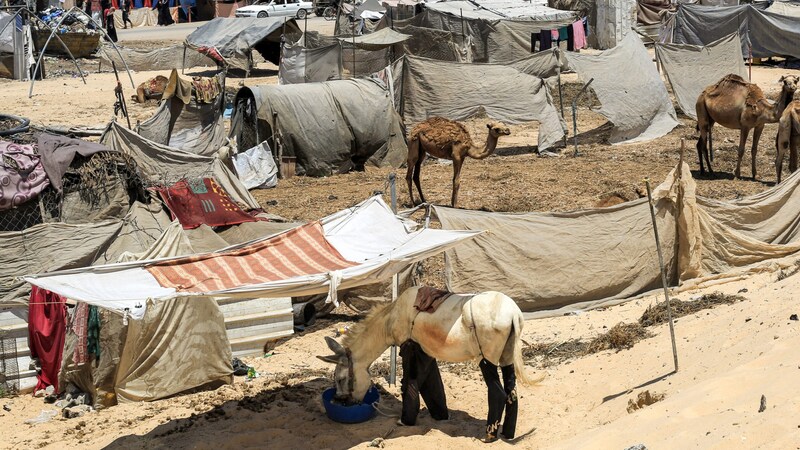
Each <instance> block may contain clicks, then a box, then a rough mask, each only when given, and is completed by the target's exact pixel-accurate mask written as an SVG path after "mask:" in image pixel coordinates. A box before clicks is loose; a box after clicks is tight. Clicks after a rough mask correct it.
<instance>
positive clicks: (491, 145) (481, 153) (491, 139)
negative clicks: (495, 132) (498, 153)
mask: <svg viewBox="0 0 800 450" xmlns="http://www.w3.org/2000/svg"><path fill="white" fill-rule="evenodd" d="M496 148H497V136H492V133H489V136H488V137H487V138H486V144H485V145H484V146H483V148H480V147H470V149H469V151H468V152H467V156H469V157H470V158H475V159H484V158H488V157H489V155H491V154H492V153H494V150H495V149H496Z"/></svg>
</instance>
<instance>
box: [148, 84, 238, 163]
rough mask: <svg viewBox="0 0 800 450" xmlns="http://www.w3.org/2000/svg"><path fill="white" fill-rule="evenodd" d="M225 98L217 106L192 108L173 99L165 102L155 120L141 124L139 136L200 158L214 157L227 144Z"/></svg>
mask: <svg viewBox="0 0 800 450" xmlns="http://www.w3.org/2000/svg"><path fill="white" fill-rule="evenodd" d="M224 100H225V95H224V94H220V95H219V96H218V98H217V100H216V101H214V103H198V102H197V99H195V98H194V97H192V99H191V101H190V102H189V104H184V103H183V102H182V101H181V100H180V99H178V98H176V97H171V98H168V99H166V100H164V101H163V102H162V103H161V106H159V108H158V110H156V112H155V114H153V117H151V118H149V119H147V120H146V121H144V122H142V123H141V124H139V128H138V130H137V131H138V132H139V134H141V135H142V136H143V137H145V138H146V139H149V140H151V141H153V142H157V143H159V144H162V145H168V146H170V147H175V148H179V149H181V150H183V151H187V152H189V153H194V154H197V155H205V156H213V155H215V154H216V153H217V151H219V149H220V148H222V147H223V146H224V145H226V144H227V139H226V137H225V123H224V119H223V117H222V106H223V102H224Z"/></svg>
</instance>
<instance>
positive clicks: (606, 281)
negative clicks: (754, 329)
mask: <svg viewBox="0 0 800 450" xmlns="http://www.w3.org/2000/svg"><path fill="white" fill-rule="evenodd" d="M695 188H696V185H695V182H694V180H693V179H692V175H691V172H690V170H689V166H688V165H687V164H685V163H684V164H682V165H680V166H679V167H678V168H676V169H675V170H673V171H672V172H671V173H670V174H669V175H668V176H667V179H666V180H665V181H664V183H662V184H661V185H660V186H658V187H657V188H656V189H655V191H654V193H653V194H654V195H653V197H654V202H655V203H654V206H655V209H656V214H655V215H656V220H657V223H658V230H659V235H660V239H661V248H662V251H663V254H664V263H665V267H666V271H667V281H668V282H669V283H670V284H671V285H673V286H676V285H680V286H681V287H682V288H690V287H694V286H699V285H701V284H702V283H704V282H714V281H719V280H724V279H726V278H731V277H739V276H741V275H742V274H744V273H747V272H757V271H760V270H764V265H759V264H758V263H761V262H763V261H766V260H769V259H774V258H781V257H785V256H788V255H792V254H794V253H796V252H797V251H800V227H799V226H798V222H797V211H798V209H800V172H795V173H794V174H793V175H792V176H791V177H790V178H788V179H787V180H786V181H784V182H783V183H781V184H780V185H778V186H776V187H774V188H771V189H769V190H767V191H765V192H763V193H760V194H756V195H754V196H750V197H744V198H740V199H736V200H732V201H722V200H712V199H707V198H704V197H700V196H697V195H696V194H695ZM435 213H436V215H437V216H438V218H439V220H440V221H441V223H442V228H443V229H472V230H487V233H484V234H482V235H480V236H478V237H476V238H475V239H473V240H470V241H467V242H465V243H464V244H463V245H460V246H457V247H454V248H453V249H452V250H449V251H448V252H447V253H446V275H447V285H448V288H449V289H450V290H452V291H454V292H478V291H485V290H490V289H496V290H499V291H502V292H504V293H506V294H508V295H509V296H510V297H512V298H514V300H516V302H517V303H518V304H519V305H520V307H521V308H522V310H523V311H525V312H527V313H533V312H540V314H543V313H548V314H557V315H560V314H563V313H564V312H567V311H571V310H576V309H587V308H592V307H601V306H610V305H613V304H616V303H621V302H623V301H625V299H628V298H630V297H632V296H635V295H637V294H640V293H644V292H646V291H649V290H652V289H656V288H659V287H660V286H661V273H660V270H659V262H658V257H657V252H656V245H655V241H654V239H653V229H652V223H651V217H650V210H649V207H648V204H647V199H646V198H644V199H640V200H635V201H632V202H627V203H623V204H620V205H616V206H612V207H608V208H598V209H587V210H579V211H573V212H564V213H523V214H509V213H491V212H482V211H469V210H461V209H451V208H445V207H439V206H437V207H435ZM765 264H769V263H765ZM787 264H788V263H787ZM792 264H793V262H792ZM553 310H556V311H553Z"/></svg>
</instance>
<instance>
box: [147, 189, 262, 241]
mask: <svg viewBox="0 0 800 450" xmlns="http://www.w3.org/2000/svg"><path fill="white" fill-rule="evenodd" d="M156 190H157V191H158V193H159V195H161V199H162V200H164V203H166V205H167V207H168V208H169V210H170V211H171V212H172V216H173V219H175V218H177V219H178V220H179V221H180V222H181V225H182V226H183V229H184V230H191V229H194V228H197V227H199V226H200V225H203V224H205V225H208V226H211V227H219V226H223V225H238V224H240V223H245V222H256V221H257V220H258V219H256V218H255V217H253V216H251V215H249V214H247V213H246V212H244V211H243V210H242V208H240V207H239V205H237V204H236V203H234V202H233V200H231V198H230V197H228V193H227V192H225V190H224V189H222V187H221V186H220V185H219V184H217V182H216V181H214V180H213V179H212V178H201V179H193V180H181V181H179V182H177V183H175V184H173V185H172V186H170V187H168V188H157V189H156Z"/></svg>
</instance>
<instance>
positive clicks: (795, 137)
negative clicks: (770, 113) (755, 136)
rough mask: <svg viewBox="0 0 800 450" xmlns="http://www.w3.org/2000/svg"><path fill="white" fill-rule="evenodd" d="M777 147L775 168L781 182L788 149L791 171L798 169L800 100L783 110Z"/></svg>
mask: <svg viewBox="0 0 800 450" xmlns="http://www.w3.org/2000/svg"><path fill="white" fill-rule="evenodd" d="M775 147H777V154H776V156H775V170H776V171H777V173H778V183H780V182H781V171H782V169H783V155H785V154H786V151H787V150H789V171H790V172H794V171H795V170H797V150H798V149H800V100H795V101H793V102H792V103H789V106H787V107H786V109H785V110H784V111H783V115H782V116H781V120H780V121H779V122H778V136H777V137H776V138H775Z"/></svg>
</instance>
